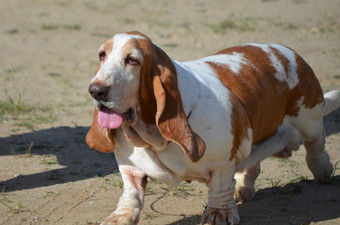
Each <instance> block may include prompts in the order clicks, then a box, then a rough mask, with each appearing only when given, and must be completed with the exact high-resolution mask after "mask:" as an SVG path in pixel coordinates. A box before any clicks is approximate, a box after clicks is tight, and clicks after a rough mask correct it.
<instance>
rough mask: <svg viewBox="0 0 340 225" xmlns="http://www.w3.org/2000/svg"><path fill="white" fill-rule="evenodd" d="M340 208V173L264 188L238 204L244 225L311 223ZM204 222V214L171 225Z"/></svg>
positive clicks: (333, 215)
mask: <svg viewBox="0 0 340 225" xmlns="http://www.w3.org/2000/svg"><path fill="white" fill-rule="evenodd" d="M339 209H340V176H335V177H333V178H332V181H331V182H330V183H329V184H321V185H320V184H316V183H315V182H314V181H301V182H298V183H294V184H287V185H285V186H282V187H271V188H265V189H261V190H259V191H257V192H256V195H255V198H254V199H253V200H252V201H251V202H246V203H244V204H239V205H238V210H239V214H240V217H241V222H240V225H254V224H261V225H273V224H275V225H287V224H288V225H290V224H292V225H301V224H306V225H307V224H312V223H314V222H322V221H328V220H331V219H335V218H339V217H340V210H339ZM200 222H201V216H200V215H193V216H189V217H185V218H183V219H180V220H178V221H176V222H173V223H169V224H168V225H193V224H200ZM323 224H324V223H323ZM327 224H328V223H327ZM330 224H335V222H333V223H330Z"/></svg>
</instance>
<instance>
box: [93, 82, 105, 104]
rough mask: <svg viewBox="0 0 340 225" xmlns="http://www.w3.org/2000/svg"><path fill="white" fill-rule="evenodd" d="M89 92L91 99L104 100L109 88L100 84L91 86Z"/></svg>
mask: <svg viewBox="0 0 340 225" xmlns="http://www.w3.org/2000/svg"><path fill="white" fill-rule="evenodd" d="M89 92H90V95H91V96H92V98H94V99H96V100H99V101H100V100H104V99H105V98H107V96H108V95H109V87H107V86H104V85H100V84H91V85H90V86H89Z"/></svg>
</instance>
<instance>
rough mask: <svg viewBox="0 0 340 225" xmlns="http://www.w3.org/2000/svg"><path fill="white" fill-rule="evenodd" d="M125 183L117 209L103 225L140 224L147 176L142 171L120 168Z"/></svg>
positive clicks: (126, 167)
mask: <svg viewBox="0 0 340 225" xmlns="http://www.w3.org/2000/svg"><path fill="white" fill-rule="evenodd" d="M119 170H120V173H121V175H122V179H123V183H124V192H123V195H122V196H121V197H120V199H119V202H118V204H117V209H116V210H115V211H114V212H113V213H112V214H111V215H110V216H109V217H107V218H106V219H105V221H104V222H103V223H102V225H134V224H137V223H138V220H139V215H140V211H141V210H142V208H143V206H144V191H145V188H146V185H147V176H146V175H145V173H144V172H143V171H141V170H140V169H138V168H136V167H133V166H128V165H122V166H119Z"/></svg>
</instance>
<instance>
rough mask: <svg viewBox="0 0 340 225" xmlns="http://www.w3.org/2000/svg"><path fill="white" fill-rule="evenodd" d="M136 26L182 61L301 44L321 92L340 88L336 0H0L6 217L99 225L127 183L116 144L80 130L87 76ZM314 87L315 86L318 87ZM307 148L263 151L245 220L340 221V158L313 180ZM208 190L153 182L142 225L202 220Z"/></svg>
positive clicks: (332, 126) (331, 135) (87, 106)
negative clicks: (111, 146)
mask: <svg viewBox="0 0 340 225" xmlns="http://www.w3.org/2000/svg"><path fill="white" fill-rule="evenodd" d="M129 30H138V31H141V32H143V33H145V34H147V35H148V36H149V37H151V38H152V40H153V41H154V42H155V43H157V44H158V45H160V46H161V47H162V48H163V49H164V50H165V51H166V52H167V53H168V54H169V56H171V57H172V58H174V59H177V60H191V59H196V58H199V57H202V56H206V55H208V54H211V53H214V52H216V51H217V50H220V49H223V48H225V47H228V46H232V45H236V44H240V43H247V42H261V43H263V42H272V43H279V44H284V45H287V46H290V47H291V48H293V49H295V50H296V51H297V52H299V53H300V54H301V55H302V56H303V57H304V58H305V60H306V61H307V62H308V63H309V64H310V65H311V67H312V68H313V69H314V71H315V73H316V74H317V76H318V78H319V80H320V83H321V86H322V88H323V89H324V91H325V92H326V91H329V90H332V89H340V1H338V0H323V1H319V0H248V1H246V0H238V1H236V0H235V1H222V0H214V1H203V0H188V1H179V0H173V1H169V0H150V1H149V0H148V1H147V0H142V1H132V0H129V1H123V0H116V1H104V0H103V1H94V0H84V1H80V0H74V1H66V0H55V1H52V0H25V1H19V0H1V3H0V191H1V193H0V224H4V225H7V224H60V225H65V224H66V225H76V224H88V225H89V224H99V223H100V222H101V221H102V220H103V219H104V218H105V217H106V216H108V215H109V214H110V213H111V211H113V210H114V209H115V207H116V203H117V201H118V198H119V196H120V194H121V193H122V182H121V179H120V176H119V174H118V171H117V165H116V162H115V159H114V155H113V154H109V155H107V154H103V153H99V152H96V151H93V150H90V149H89V148H88V147H87V145H86V143H85V141H84V137H85V135H86V132H87V130H88V126H89V125H90V123H91V119H92V110H93V104H92V100H91V98H90V96H89V94H88V93H87V86H88V84H89V81H90V79H91V77H92V76H93V73H94V71H95V68H96V64H97V49H98V47H99V46H100V45H101V43H102V42H104V41H105V40H106V39H108V38H110V37H111V36H112V35H113V34H114V33H117V32H121V31H129ZM311 91H312V90H311ZM325 125H326V132H327V146H326V147H327V150H328V152H329V153H330V155H331V160H332V162H333V163H334V164H336V163H338V162H339V161H340V134H339V132H340V110H337V111H336V112H334V113H332V114H331V115H329V116H327V117H326V118H325ZM304 155H305V151H304V149H303V147H301V150H299V151H297V152H296V153H294V155H293V157H291V158H290V159H288V160H278V159H267V160H265V161H264V162H263V167H262V168H263V170H262V172H261V175H260V177H259V178H258V180H257V182H256V189H257V193H256V196H255V199H254V200H253V201H252V202H249V203H245V204H242V205H238V208H239V212H240V216H241V224H242V225H250V224H260V225H263V224H264V225H269V224H277V225H281V224H282V225H286V224H324V225H335V224H340V169H339V168H340V163H339V164H337V165H336V170H335V171H334V176H333V177H332V179H331V181H330V183H329V184H324V185H317V184H315V183H314V182H313V180H312V175H311V173H310V172H309V170H308V169H307V167H306V164H305V162H304ZM206 197H207V188H206V187H205V186H204V185H203V184H199V183H196V182H193V183H191V184H186V183H183V184H182V185H180V186H179V187H177V188H173V187H172V188H169V187H167V186H166V185H164V184H162V183H159V182H153V183H151V184H149V185H148V188H147V196H146V202H145V208H144V210H143V212H142V214H141V221H140V224H142V225H149V224H151V225H160V224H168V225H175V224H178V225H179V224H181V225H182V224H184V225H191V224H199V222H200V214H201V212H202V211H203V210H204V206H205V204H206Z"/></svg>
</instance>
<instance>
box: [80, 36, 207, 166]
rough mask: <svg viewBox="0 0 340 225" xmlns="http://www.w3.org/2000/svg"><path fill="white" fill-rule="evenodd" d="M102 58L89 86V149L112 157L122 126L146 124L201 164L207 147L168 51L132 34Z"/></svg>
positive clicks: (108, 46) (117, 39)
mask: <svg viewBox="0 0 340 225" xmlns="http://www.w3.org/2000/svg"><path fill="white" fill-rule="evenodd" d="M98 55H99V61H100V63H99V65H98V67H97V71H96V75H95V77H94V78H93V79H92V81H91V83H90V86H89V92H90V94H91V96H92V98H93V99H94V102H95V106H96V109H95V113H94V120H93V123H92V126H91V128H90V131H89V133H88V135H87V137H86V141H87V143H88V144H89V146H90V147H91V148H94V149H97V150H99V151H103V152H110V151H113V150H114V147H115V143H114V135H115V132H113V131H114V130H115V129H117V128H119V127H120V126H121V125H122V124H126V125H133V124H134V123H136V121H137V120H142V121H143V122H144V123H145V124H146V125H156V126H157V128H158V130H159V132H160V133H161V134H162V136H163V137H164V138H165V139H166V140H169V141H173V142H175V143H176V144H178V145H179V146H180V147H181V148H182V150H183V152H184V153H185V154H186V155H187V156H188V157H189V158H190V159H191V160H192V161H194V162H196V161H198V160H199V159H200V158H201V157H202V156H203V154H204V150H205V143H204V141H203V140H202V139H201V138H200V137H199V136H198V135H197V134H196V133H195V132H193V131H192V129H191V127H190V125H189V123H188V120H187V118H186V115H185V113H184V111H183V105H182V100H181V95H180V92H179V90H178V85H177V73H176V69H175V66H174V64H173V63H172V61H171V59H170V58H169V57H168V56H167V55H166V54H165V53H164V52H163V50H162V49H160V48H159V47H158V46H156V45H154V44H153V43H152V41H151V40H150V39H149V38H148V37H147V36H145V35H144V34H141V33H139V32H128V33H121V34H117V35H115V36H113V38H112V39H109V40H108V41H106V42H105V43H104V44H103V45H102V46H101V47H100V48H99V52H98ZM137 108H138V109H140V113H139V114H138V115H139V116H137V113H136V109H137ZM99 136H100V137H99ZM104 140H105V141H104Z"/></svg>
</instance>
